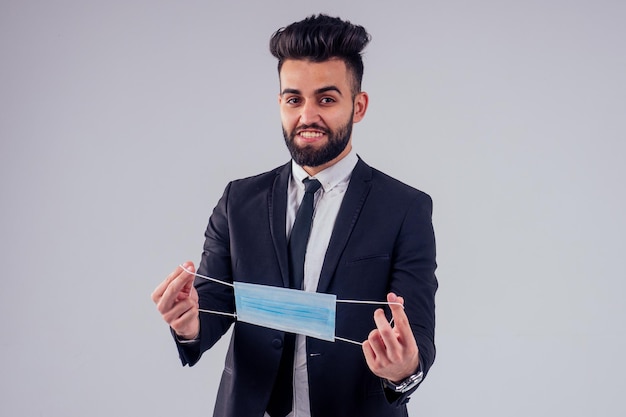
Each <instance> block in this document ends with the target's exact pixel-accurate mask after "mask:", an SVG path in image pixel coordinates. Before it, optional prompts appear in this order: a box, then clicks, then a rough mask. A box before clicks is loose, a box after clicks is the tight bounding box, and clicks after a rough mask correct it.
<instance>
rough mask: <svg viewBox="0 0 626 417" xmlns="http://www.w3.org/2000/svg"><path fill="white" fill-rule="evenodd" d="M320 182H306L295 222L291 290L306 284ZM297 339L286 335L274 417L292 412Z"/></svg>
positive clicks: (271, 404) (271, 407)
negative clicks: (315, 205)
mask: <svg viewBox="0 0 626 417" xmlns="http://www.w3.org/2000/svg"><path fill="white" fill-rule="evenodd" d="M320 186H321V184H320V182H319V181H318V180H310V179H305V180H304V187H305V191H304V197H303V198H302V203H300V208H299V209H298V213H297V214H296V220H295V221H294V223H293V228H292V229H291V236H290V237H289V275H290V278H289V286H290V287H291V288H295V289H298V290H301V289H302V288H303V283H304V256H305V254H306V245H307V243H308V241H309V234H310V233H311V223H312V222H313V199H314V194H315V192H316V191H317V190H318V189H319V188H320ZM295 341H296V336H295V335H294V334H292V333H285V340H284V342H283V354H282V356H281V359H280V366H279V368H278V376H277V377H276V381H275V382H274V387H273V389H272V395H271V396H270V400H269V403H268V404H267V412H268V413H269V414H270V416H272V417H283V416H286V415H287V414H289V413H290V412H291V409H292V405H293V385H292V381H293V359H294V351H295V348H296V343H295Z"/></svg>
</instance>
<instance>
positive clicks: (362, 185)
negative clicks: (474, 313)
mask: <svg viewBox="0 0 626 417" xmlns="http://www.w3.org/2000/svg"><path fill="white" fill-rule="evenodd" d="M290 172H291V167H290V164H286V165H284V166H282V167H279V168H277V169H275V170H272V171H270V172H267V173H264V174H261V175H258V176H255V177H251V178H246V179H242V180H237V181H233V182H231V183H230V184H229V185H228V186H227V187H226V190H225V192H224V195H223V196H222V198H221V199H220V201H219V203H218V205H217V206H216V208H215V209H214V211H213V214H212V215H211V217H210V219H209V224H208V227H207V230H206V233H205V236H206V240H205V244H204V251H203V254H202V260H201V262H200V266H199V268H198V273H200V274H203V275H208V276H211V277H214V278H219V279H222V280H225V281H233V280H236V281H244V282H252V283H258V284H265V285H273V286H279V287H289V276H288V274H289V273H288V260H287V238H286V229H285V227H286V226H285V218H286V209H287V185H288V181H289V178H290ZM431 212H432V201H431V199H430V197H429V196H428V195H426V194H424V193H423V192H421V191H418V190H416V189H414V188H411V187H409V186H407V185H405V184H402V183H401V182H399V181H397V180H395V179H393V178H391V177H389V176H387V175H385V174H383V173H381V172H380V171H377V170H375V169H373V168H371V167H370V166H368V165H367V164H365V163H364V162H363V161H361V160H359V162H358V163H357V165H356V167H355V169H354V171H353V173H352V177H351V180H350V184H349V186H348V189H347V191H346V194H345V196H344V200H343V202H342V205H341V207H340V210H339V213H338V216H337V220H336V223H335V225H334V229H333V233H332V237H331V240H330V243H329V246H328V251H327V253H326V257H325V260H324V264H323V267H322V272H321V275H320V279H319V285H318V288H317V291H318V292H324V293H331V294H335V295H337V298H339V299H355V300H377V301H384V300H386V295H387V293H388V292H389V291H393V292H395V293H396V294H398V295H401V296H403V297H404V299H405V309H406V313H407V315H408V317H409V321H410V323H411V328H412V330H413V333H414V335H415V338H416V340H417V344H418V346H419V351H420V364H421V369H422V370H423V371H424V373H425V374H426V373H427V372H428V369H429V368H430V366H431V365H432V363H433V361H434V358H435V345H434V327H435V314H434V310H435V304H434V298H435V292H436V289H437V280H436V278H435V274H434V272H435V268H436V263H435V239H434V233H433V227H432V221H431ZM195 286H196V288H197V290H198V293H199V296H200V307H201V308H205V309H209V310H216V311H226V312H233V311H234V309H235V306H234V299H233V293H232V288H230V287H228V286H224V285H220V284H216V283H213V282H211V281H206V280H203V279H196V282H195ZM376 308H377V306H368V305H343V304H339V305H338V306H337V317H336V332H335V334H336V335H337V336H340V337H345V338H349V339H353V340H365V339H366V338H367V336H368V334H369V332H370V331H371V330H373V329H374V328H375V324H374V321H373V312H374V310H375V309H376ZM232 324H233V319H232V318H229V317H224V316H217V315H213V314H205V313H201V314H200V339H199V342H196V343H194V344H178V349H179V353H180V357H181V360H182V362H183V365H185V364H188V365H190V366H191V365H193V364H195V363H196V362H197V361H198V360H199V359H200V356H201V355H202V353H203V352H204V351H205V350H207V349H209V348H210V347H211V346H213V344H215V342H217V340H218V339H219V338H220V337H221V336H222V335H223V334H224V333H225V332H226V331H227V330H228V328H229V327H230V326H231V325H232ZM284 337H285V333H284V332H281V331H278V330H273V329H268V328H263V327H259V326H255V325H251V324H247V323H243V322H235V324H234V330H233V333H232V339H231V342H230V347H229V350H228V354H227V357H226V363H225V367H224V371H223V374H222V380H221V384H220V389H219V392H218V395H217V401H216V405H215V414H214V415H215V416H219V417H226V416H228V417H247V416H251V417H253V416H256V417H262V416H263V414H264V412H265V408H266V405H267V402H268V400H269V397H270V394H271V392H272V387H273V385H274V381H275V379H276V377H277V375H278V367H279V363H280V357H281V354H282V349H283V340H284ZM307 365H308V377H309V395H310V402H311V414H312V416H314V417H332V416H342V417H346V416H358V417H368V416H372V417H374V416H405V415H406V414H407V411H406V406H405V403H406V401H408V395H409V394H410V393H407V394H405V395H401V396H396V397H393V396H388V395H386V394H385V390H383V388H382V385H381V381H380V379H379V378H378V377H376V376H375V375H374V374H372V372H371V371H370V370H369V368H368V367H367V364H366V362H365V358H364V356H363V352H362V350H361V348H360V347H359V346H357V345H352V344H350V343H345V342H341V341H335V342H328V341H323V340H318V339H314V338H307Z"/></svg>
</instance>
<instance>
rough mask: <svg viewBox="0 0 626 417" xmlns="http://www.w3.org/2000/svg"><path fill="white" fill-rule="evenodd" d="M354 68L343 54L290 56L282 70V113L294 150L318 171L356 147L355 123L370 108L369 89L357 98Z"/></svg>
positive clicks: (301, 162)
mask: <svg viewBox="0 0 626 417" xmlns="http://www.w3.org/2000/svg"><path fill="white" fill-rule="evenodd" d="M350 77H351V74H350V73H349V72H348V71H347V69H346V65H345V63H344V62H343V61H342V60H339V59H331V60H328V61H324V62H311V61H307V60H293V59H289V60H286V61H285V62H284V63H283V66H282V68H281V71H280V88H281V90H280V94H279V97H278V101H279V104H280V116H281V120H282V124H283V134H284V136H285V143H286V144H287V148H288V149H289V152H291V156H292V158H293V159H294V161H296V163H297V164H298V165H301V166H303V167H304V168H305V170H307V172H309V174H311V175H314V174H315V173H317V172H319V171H321V170H323V169H325V168H327V167H329V166H331V165H333V164H334V163H336V162H337V161H339V160H341V159H342V158H343V157H344V156H346V155H347V154H348V153H349V152H350V150H351V149H352V144H351V137H352V124H353V123H356V122H358V121H360V120H361V119H362V118H363V116H364V114H365V110H366V108H367V94H365V93H363V92H361V93H357V94H356V96H355V97H354V98H353V92H352V89H351V86H352V83H351V78H350Z"/></svg>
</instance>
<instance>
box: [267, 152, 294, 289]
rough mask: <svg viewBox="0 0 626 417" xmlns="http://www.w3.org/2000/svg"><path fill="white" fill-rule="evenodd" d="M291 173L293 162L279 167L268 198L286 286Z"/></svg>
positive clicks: (271, 221) (273, 239)
mask: <svg viewBox="0 0 626 417" xmlns="http://www.w3.org/2000/svg"><path fill="white" fill-rule="evenodd" d="M290 175H291V163H288V164H286V165H284V166H282V167H281V168H278V170H277V171H276V178H274V184H273V185H272V189H271V190H270V193H269V196H268V200H267V202H268V213H269V222H270V230H271V233H272V241H273V242H274V249H275V251H276V258H277V259H278V266H279V268H280V274H281V276H282V279H283V284H284V286H285V287H286V288H289V259H288V257H287V256H288V255H287V230H286V228H285V223H286V220H285V219H286V217H287V185H288V182H289V178H290Z"/></svg>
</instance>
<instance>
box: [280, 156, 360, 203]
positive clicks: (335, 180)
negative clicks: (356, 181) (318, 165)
mask: <svg viewBox="0 0 626 417" xmlns="http://www.w3.org/2000/svg"><path fill="white" fill-rule="evenodd" d="M357 162H359V158H358V156H357V155H356V152H355V151H354V148H353V149H351V150H350V152H349V153H348V155H346V156H345V157H344V158H342V159H341V160H340V161H339V162H337V163H336V164H333V165H331V166H329V167H328V168H326V169H325V170H323V171H320V172H318V173H317V174H315V176H314V177H311V178H315V179H316V180H318V181H319V182H320V183H321V184H322V188H323V189H324V192H325V193H327V192H329V191H330V190H332V189H333V188H334V187H336V186H337V185H339V184H340V183H342V182H344V181H348V180H349V179H350V175H351V174H352V170H354V167H355V166H356V164H357ZM291 175H292V178H293V179H295V183H296V184H297V186H298V187H301V188H304V184H303V183H302V181H303V180H304V179H305V178H309V174H307V172H306V171H305V170H304V169H303V168H302V167H301V166H300V165H298V164H296V163H295V162H294V161H293V160H292V161H291Z"/></svg>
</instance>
